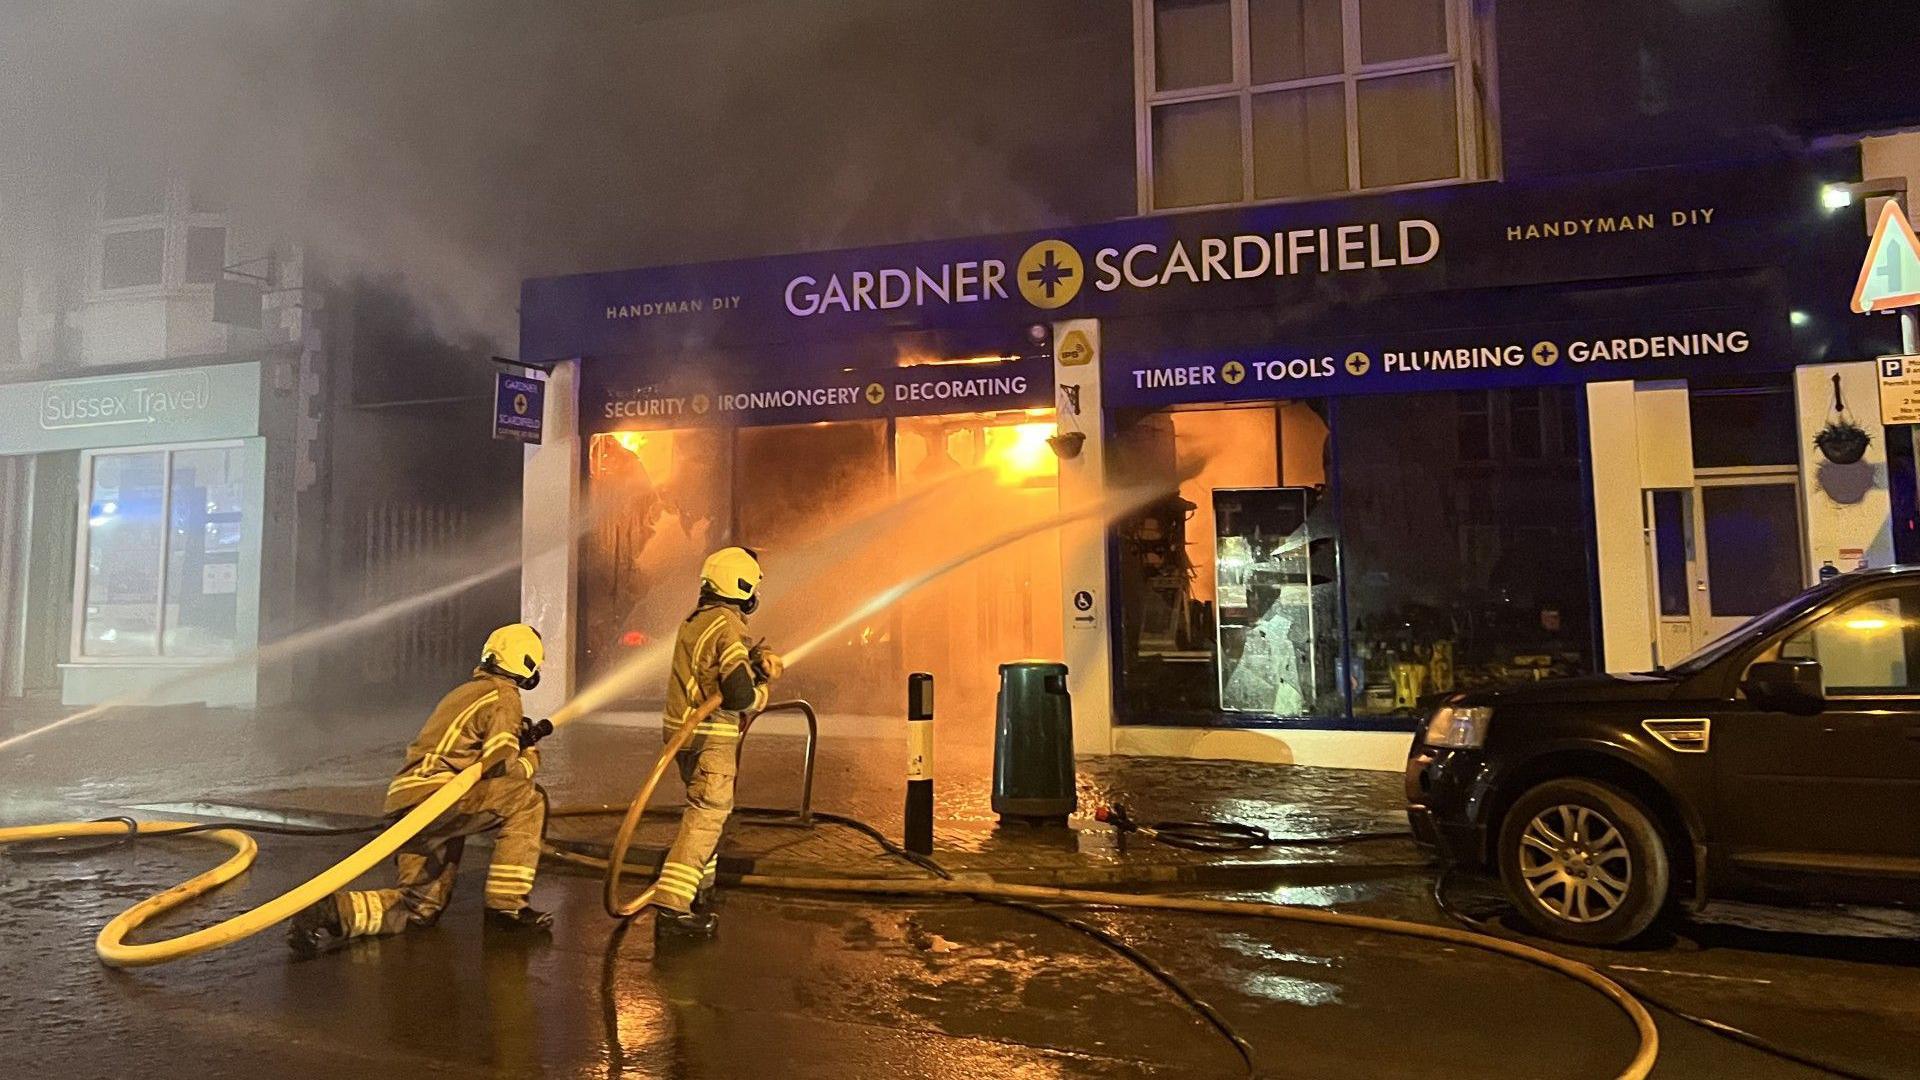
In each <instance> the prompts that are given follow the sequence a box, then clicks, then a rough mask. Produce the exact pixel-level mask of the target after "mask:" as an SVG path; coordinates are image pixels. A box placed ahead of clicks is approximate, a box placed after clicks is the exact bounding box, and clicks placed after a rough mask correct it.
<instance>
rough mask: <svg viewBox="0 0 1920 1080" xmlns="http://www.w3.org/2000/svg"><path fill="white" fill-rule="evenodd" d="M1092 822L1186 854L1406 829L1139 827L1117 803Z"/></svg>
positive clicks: (1399, 836)
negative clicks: (1292, 832)
mask: <svg viewBox="0 0 1920 1080" xmlns="http://www.w3.org/2000/svg"><path fill="white" fill-rule="evenodd" d="M1093 819H1094V820H1095V821H1098V822H1101V823H1103V824H1106V825H1111V826H1113V828H1114V830H1115V831H1117V832H1119V833H1120V835H1121V836H1123V837H1124V836H1125V835H1127V834H1128V833H1139V834H1140V835H1141V836H1144V837H1147V838H1149V839H1152V840H1158V841H1159V842H1161V843H1163V844H1165V845H1167V846H1168V847H1177V848H1185V849H1187V850H1188V851H1254V850H1257V849H1259V848H1265V847H1317V846H1326V845H1331V844H1357V843H1364V842H1366V841H1369V840H1405V839H1406V838H1407V836H1408V833H1407V831H1406V830H1405V829H1398V830H1394V831H1392V832H1362V833H1342V834H1340V835H1338V836H1274V835H1273V834H1271V833H1269V832H1267V830H1265V829H1263V828H1261V827H1260V826H1258V825H1249V824H1247V823H1246V822H1243V821H1155V822H1152V823H1151V824H1142V823H1140V822H1137V821H1134V820H1133V819H1132V818H1131V817H1129V816H1127V808H1126V807H1124V806H1121V805H1119V804H1115V805H1113V806H1103V807H1101V808H1099V809H1098V810H1095V811H1094V812H1093Z"/></svg>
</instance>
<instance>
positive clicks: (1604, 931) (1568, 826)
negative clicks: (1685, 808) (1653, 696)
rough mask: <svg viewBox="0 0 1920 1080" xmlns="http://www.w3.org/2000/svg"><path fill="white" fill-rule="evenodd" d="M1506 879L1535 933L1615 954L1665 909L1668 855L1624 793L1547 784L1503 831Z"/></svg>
mask: <svg viewBox="0 0 1920 1080" xmlns="http://www.w3.org/2000/svg"><path fill="white" fill-rule="evenodd" d="M1499 857H1500V877H1501V879H1502V880H1503V881H1505V882H1506V886H1507V895H1508V896H1510V897H1511V898H1512V900H1513V904H1514V906H1515V907H1516V908H1518V909H1519V911H1520V914H1521V916H1522V917H1524V918H1525V919H1526V920H1527V923H1528V924H1529V925H1531V926H1532V927H1533V928H1534V929H1535V930H1537V931H1539V932H1540V933H1542V934H1544V935H1546V936H1547V937H1551V938H1556V939H1558V940H1561V941H1567V942H1572V943H1574V944H1577V945H1619V944H1621V943H1623V942H1627V941H1631V940H1633V939H1634V938H1636V937H1639V936H1640V935H1641V934H1642V933H1644V932H1645V931H1646V929H1647V927H1649V926H1651V925H1653V921H1654V919H1655V918H1657V917H1658V916H1659V914H1660V910H1661V909H1662V908H1663V907H1665V906H1666V902H1667V890H1668V886H1669V883H1670V882H1671V880H1672V878H1671V868H1670V867H1669V864H1668V859H1667V846H1666V843H1665V841H1664V839H1663V838H1662V837H1661V835H1660V827H1659V826H1658V825H1656V824H1654V820H1653V815H1652V814H1651V813H1649V812H1648V811H1647V808H1646V807H1644V806H1642V805H1641V804H1640V802H1639V800H1637V799H1635V798H1634V797H1633V796H1631V795H1629V794H1627V793H1626V792H1624V791H1622V790H1620V789H1619V788H1616V787H1613V786H1611V785H1609V784H1602V783H1598V782H1596V781H1592V780H1549V781H1547V782H1546V783H1544V784H1541V785H1539V786H1538V787H1535V788H1533V789H1531V790H1530V791H1528V792H1527V793H1526V794H1524V795H1522V796H1520V799H1519V801H1517V802H1515V803H1514V804H1513V807H1512V809H1510V810H1508V811H1507V816H1506V819H1505V820H1504V821H1503V822H1502V823H1501V826H1500V852H1499Z"/></svg>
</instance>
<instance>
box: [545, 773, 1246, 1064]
mask: <svg viewBox="0 0 1920 1080" xmlns="http://www.w3.org/2000/svg"><path fill="white" fill-rule="evenodd" d="M609 812H614V813H617V812H618V809H617V808H609ZM734 813H735V814H736V815H739V816H741V817H746V818H755V817H758V818H785V817H797V816H799V815H798V812H797V811H793V810H786V809H773V808H769V807H758V806H742V807H738V808H736V809H735V811H734ZM813 819H814V820H815V821H823V822H826V823H827V824H829V825H837V826H839V827H840V828H843V829H849V830H852V831H853V832H857V833H859V834H861V835H862V836H865V837H867V838H868V839H869V840H872V841H873V842H874V844H875V845H876V846H878V847H879V848H880V850H882V851H884V852H886V853H887V854H888V855H891V856H893V857H894V858H896V859H900V860H902V861H903V862H907V863H910V864H912V865H913V866H915V867H917V868H919V869H921V870H924V871H926V872H927V873H929V874H932V875H933V876H934V877H937V878H941V879H943V880H947V881H951V880H953V873H952V872H951V871H949V870H948V869H947V868H946V867H944V866H942V865H940V864H939V863H938V862H936V861H934V860H933V859H932V858H930V857H929V856H926V855H921V854H919V853H917V852H912V851H908V850H907V849H906V848H904V847H901V846H900V845H899V844H897V843H894V841H893V840H892V839H891V838H890V837H888V836H887V834H885V833H883V832H881V831H880V830H879V829H876V828H874V827H873V826H872V825H869V824H868V823H866V822H864V821H861V820H860V819H859V818H856V817H849V816H847V815H844V814H835V813H831V812H829V811H825V810H815V811H813ZM548 844H549V845H550V846H553V847H557V848H560V849H561V850H563V851H564V850H569V849H570V848H571V845H569V844H567V843H566V842H564V841H554V840H549V841H548ZM972 899H974V900H977V901H981V902H984V903H990V904H995V905H998V906H1000V907H1005V908H1010V909H1012V910H1015V911H1024V912H1026V913H1027V914H1029V915H1036V916H1038V917H1040V918H1042V919H1047V920H1049V921H1051V922H1056V923H1059V924H1060V925H1061V926H1064V927H1066V928H1068V929H1070V930H1073V931H1074V932H1076V933H1080V934H1084V935H1086V936H1087V937H1089V938H1092V939H1093V940H1094V941H1096V942H1098V943H1100V944H1101V945H1104V946H1106V947H1107V948H1109V949H1111V950H1113V951H1114V952H1115V953H1117V954H1119V955H1120V956H1121V957H1122V958H1124V959H1126V960H1127V961H1129V962H1131V963H1132V964H1133V965H1134V966H1135V967H1137V968H1139V969H1140V970H1141V971H1143V972H1145V973H1146V974H1147V975H1149V976H1151V977H1152V978H1153V979H1154V981H1156V982H1158V983H1159V984H1160V985H1162V986H1164V987H1166V988H1167V990H1168V991H1170V992H1171V993H1172V994H1173V995H1174V996H1175V997H1177V998H1179V999H1180V1000H1181V1001H1182V1002H1184V1003H1185V1004H1186V1005H1187V1006H1188V1007H1189V1008H1191V1009H1192V1010H1193V1011H1194V1013H1195V1014H1197V1015H1198V1016H1199V1017H1200V1019H1202V1020H1203V1021H1205V1022H1206V1023H1207V1025H1208V1026H1209V1027H1211V1028H1213V1030H1215V1031H1216V1032H1218V1033H1219V1034H1220V1036H1221V1037H1222V1038H1224V1039H1225V1040H1227V1042H1228V1043H1229V1044H1231V1045H1232V1047H1233V1051H1234V1053H1236V1054H1238V1055H1239V1056H1240V1062H1241V1064H1242V1065H1243V1066H1244V1067H1245V1068H1246V1072H1247V1076H1249V1077H1252V1076H1255V1075H1257V1073H1256V1068H1255V1066H1254V1060H1253V1046H1252V1044H1250V1043H1248V1042H1247V1040H1246V1038H1245V1037H1243V1036H1242V1035H1241V1034H1240V1033H1239V1032H1238V1031H1236V1030H1234V1028H1233V1025H1232V1024H1230V1023H1229V1022H1228V1021H1227V1019H1226V1017H1224V1016H1222V1015H1220V1012H1219V1010H1217V1009H1215V1008H1214V1007H1213V1006H1212V1005H1210V1004H1208V1003H1207V1002H1206V1001H1204V1000H1202V999H1201V998H1200V997H1199V996H1198V995H1196V994H1195V993H1194V992H1193V991H1192V990H1190V989H1188V988H1187V987H1186V986H1185V985H1184V984H1182V983H1181V982H1180V980H1179V979H1177V978H1176V977H1174V975H1173V973H1172V972H1169V971H1168V970H1167V969H1166V968H1164V967H1161V966H1160V965H1159V964H1158V963H1156V962H1155V961H1154V960H1153V959H1152V958H1151V957H1148V956H1146V955H1145V954H1144V953H1142V952H1140V950H1138V949H1136V948H1134V947H1133V946H1132V945H1129V944H1128V943H1127V942H1125V941H1123V940H1122V939H1121V938H1119V937H1118V936H1117V935H1115V934H1113V933H1112V932H1110V931H1108V930H1105V929H1102V928H1101V927H1098V926H1094V925H1093V924H1091V923H1088V922H1084V921H1082V920H1080V919H1076V918H1074V917H1072V916H1071V915H1066V914H1063V913H1061V912H1058V911H1054V910H1052V909H1050V908H1045V907H1041V906H1040V905H1038V904H1030V903H1027V902H1026V901H1023V900H1008V899H1004V898H1000V897H993V896H977V897H973V898H972ZM627 925H629V924H628V923H625V922H623V923H621V929H620V930H619V931H616V934H620V933H624V931H625V928H626V926H627ZM616 940H617V938H616Z"/></svg>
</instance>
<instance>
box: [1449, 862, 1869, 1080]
mask: <svg viewBox="0 0 1920 1080" xmlns="http://www.w3.org/2000/svg"><path fill="white" fill-rule="evenodd" d="M1456 869H1457V867H1455V866H1454V865H1453V864H1452V863H1450V862H1449V863H1446V864H1444V865H1443V866H1442V867H1441V870H1440V873H1439V874H1438V875H1437V876H1435V877H1434V879H1433V905H1434V906H1435V907H1437V908H1439V909H1440V913H1441V914H1443V915H1445V916H1446V917H1447V918H1449V919H1452V920H1453V921H1454V922H1456V923H1458V924H1460V925H1461V926H1463V927H1465V928H1466V929H1468V930H1472V931H1474V932H1475V933H1479V934H1489V935H1493V936H1496V937H1503V936H1505V934H1504V931H1503V930H1502V928H1501V926H1500V925H1499V923H1498V922H1497V921H1496V920H1494V919H1483V918H1480V917H1478V916H1474V915H1469V914H1467V913H1466V912H1465V911H1462V910H1460V907H1459V905H1457V904H1455V903H1454V902H1453V899H1452V898H1451V897H1450V896H1448V895H1447V882H1448V881H1450V880H1452V878H1453V874H1454V871H1455V870H1456ZM1607 978H1609V979H1612V980H1613V981H1614V982H1617V983H1619V984H1620V985H1621V986H1622V987H1625V988H1626V990H1627V992H1628V993H1630V994H1632V995H1633V996H1634V997H1637V998H1639V999H1640V1000H1642V1001H1644V1002H1646V1003H1647V1004H1649V1005H1651V1006H1653V1007H1654V1008H1656V1009H1659V1010H1660V1011H1661V1012H1663V1013H1666V1014H1667V1015H1669V1016H1672V1017H1674V1018H1676V1019H1679V1020H1684V1021H1686V1022H1687V1023H1689V1024H1692V1025H1693V1026H1694V1027H1697V1028H1699V1029H1701V1030H1702V1031H1706V1032H1710V1033H1712V1034H1714V1035H1718V1036H1720V1037H1721V1038H1723V1039H1727V1040H1730V1041H1732V1042H1737V1043H1739V1044H1740V1045H1742V1046H1744V1047H1747V1048H1748V1049H1751V1050H1758V1051H1760V1052H1761V1053H1763V1054H1767V1055H1769V1056H1772V1057H1776V1058H1779V1059H1780V1060H1782V1061H1790V1062H1792V1063H1793V1064H1795V1065H1800V1066H1804V1067H1806V1068H1809V1069H1813V1070H1815V1071H1817V1072H1823V1073H1827V1074H1829V1075H1832V1076H1837V1077H1840V1078H1841V1080H1884V1078H1882V1077H1877V1076H1870V1075H1868V1074H1866V1073H1862V1072H1857V1071H1855V1070H1853V1069H1849V1068H1846V1067H1844V1066H1841V1065H1835V1064H1834V1063H1833V1062H1831V1061H1825V1060H1823V1059H1821V1058H1817V1057H1813V1056H1811V1055H1808V1054H1803V1053H1800V1052H1799V1051H1797V1050H1790V1049H1788V1048H1787V1047H1784V1046H1781V1045H1780V1044H1778V1043H1775V1042H1771V1041H1769V1040H1767V1039H1765V1038H1763V1037H1761V1036H1759V1035H1755V1034H1754V1033H1753V1032H1751V1031H1747V1030H1746V1029H1744V1028H1738V1027H1735V1026H1733V1025H1732V1024H1728V1023H1724V1022H1722V1021H1719V1020H1715V1019H1713V1018H1712V1017H1710V1016H1700V1015H1697V1014H1695V1013H1693V1012H1689V1011H1688V1010H1686V1009H1683V1008H1681V1007H1680V1006H1678V1005H1676V1004H1674V1003H1673V1002H1672V1001H1670V1000H1668V999H1667V998H1665V997H1663V996H1661V995H1660V994H1656V993H1654V992H1653V991H1651V990H1648V989H1647V988H1646V986H1645V985H1644V984H1643V983H1640V982H1637V981H1634V980H1630V979H1628V978H1626V977H1625V976H1623V975H1620V974H1619V973H1618V972H1614V971H1609V972H1608V973H1607Z"/></svg>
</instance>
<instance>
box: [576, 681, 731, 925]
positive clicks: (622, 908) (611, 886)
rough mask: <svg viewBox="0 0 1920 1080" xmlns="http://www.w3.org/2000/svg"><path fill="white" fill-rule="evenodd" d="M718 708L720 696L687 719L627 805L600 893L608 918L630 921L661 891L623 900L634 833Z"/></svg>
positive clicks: (643, 892)
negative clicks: (676, 759)
mask: <svg viewBox="0 0 1920 1080" xmlns="http://www.w3.org/2000/svg"><path fill="white" fill-rule="evenodd" d="M719 707H720V695H718V694H715V695H713V696H712V697H710V698H708V699H707V700H705V701H703V702H701V703H700V707H699V708H698V709H695V710H694V711H693V715H692V716H690V717H688V718H687V721H686V723H684V724H681V725H680V730H679V731H678V732H676V733H674V736H673V738H672V739H670V740H668V741H667V745H666V747H665V748H664V749H662V750H661V751H660V757H659V758H658V759H657V760H655V761H654V763H653V771H652V772H649V773H648V774H647V782H646V783H644V784H641V785H640V790H639V791H638V792H636V793H635V794H634V796H633V801H632V802H630V803H628V804H627V816H626V817H625V818H622V819H621V821H620V831H619V832H617V833H615V834H614V837H613V858H612V859H610V860H608V861H607V865H606V871H607V877H606V883H605V886H604V887H603V888H602V889H601V891H600V903H601V904H602V905H603V906H605V907H606V909H607V914H609V915H611V916H613V917H614V918H616V919H630V918H632V917H633V916H635V915H638V914H639V913H640V911H641V909H643V908H645V907H646V906H647V905H648V904H649V903H652V902H653V894H654V891H655V890H657V889H658V888H659V887H660V882H659V881H658V880H655V881H654V883H653V884H651V885H649V886H647V887H646V888H644V889H642V890H640V895H638V896H636V897H634V898H633V899H632V900H624V901H623V900H621V899H620V872H621V870H622V869H623V868H624V867H625V866H626V862H627V849H628V848H629V847H631V846H633V833H634V830H635V829H638V828H639V827H640V818H641V816H642V815H643V814H645V813H646V812H647V802H648V800H650V799H652V798H653V789H654V788H656V787H659V786H660V779H661V778H662V777H664V776H666V775H667V766H668V765H669V764H670V763H672V761H673V758H674V755H676V754H678V753H679V752H680V751H681V750H682V749H684V748H685V747H686V745H687V743H689V742H692V741H693V733H694V729H695V728H697V727H699V726H700V721H702V720H705V719H706V718H707V717H709V716H712V715H713V710H715V709H717V708H719ZM556 850H557V849H556V848H554V847H553V846H552V845H548V846H547V852H548V853H549V854H552V853H554V852H555V851H556Z"/></svg>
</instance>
